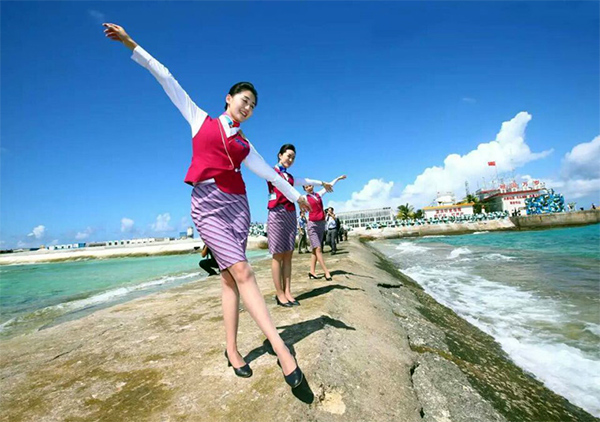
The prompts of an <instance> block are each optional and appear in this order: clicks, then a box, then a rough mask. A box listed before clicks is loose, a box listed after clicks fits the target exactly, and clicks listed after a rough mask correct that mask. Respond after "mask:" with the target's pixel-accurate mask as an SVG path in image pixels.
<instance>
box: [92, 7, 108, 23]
mask: <svg viewBox="0 0 600 422" xmlns="http://www.w3.org/2000/svg"><path fill="white" fill-rule="evenodd" d="M88 15H90V16H91V17H92V18H93V19H94V21H96V23H98V24H101V23H104V22H106V15H105V14H104V13H102V12H98V11H97V10H88Z"/></svg>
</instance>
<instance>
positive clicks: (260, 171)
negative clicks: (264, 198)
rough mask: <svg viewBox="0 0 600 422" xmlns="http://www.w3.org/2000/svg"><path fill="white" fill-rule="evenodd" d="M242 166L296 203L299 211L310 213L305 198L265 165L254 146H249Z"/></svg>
mask: <svg viewBox="0 0 600 422" xmlns="http://www.w3.org/2000/svg"><path fill="white" fill-rule="evenodd" d="M244 164H246V166H247V167H248V168H249V169H250V170H251V171H252V172H253V173H254V174H256V175H257V176H258V177H260V178H262V179H265V180H266V181H267V182H271V183H272V184H273V185H275V187H276V188H277V189H279V191H280V192H281V193H282V194H284V195H285V197H286V198H287V199H289V200H290V201H291V202H297V203H298V205H299V206H300V209H302V210H305V211H310V205H308V201H307V200H306V197H305V196H303V195H301V194H300V192H298V191H297V190H296V189H294V187H293V186H292V185H290V184H289V183H288V182H287V180H285V179H284V178H283V177H281V176H279V174H277V172H276V171H275V170H273V168H272V167H271V166H270V165H268V164H267V162H266V161H265V159H264V158H263V157H262V156H261V155H260V154H259V153H258V152H257V151H256V149H255V148H254V145H252V144H250V153H249V154H248V156H247V157H246V159H245V160H244Z"/></svg>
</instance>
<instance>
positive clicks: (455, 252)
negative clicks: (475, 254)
mask: <svg viewBox="0 0 600 422" xmlns="http://www.w3.org/2000/svg"><path fill="white" fill-rule="evenodd" d="M471 253H472V252H471V250H470V249H469V248H466V247H464V246H463V247H460V248H456V249H454V250H453V251H452V252H450V255H448V259H456V258H458V257H459V256H461V255H468V254H471Z"/></svg>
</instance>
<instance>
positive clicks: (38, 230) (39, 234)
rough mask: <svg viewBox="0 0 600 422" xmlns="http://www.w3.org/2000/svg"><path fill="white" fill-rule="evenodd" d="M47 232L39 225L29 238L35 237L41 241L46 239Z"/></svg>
mask: <svg viewBox="0 0 600 422" xmlns="http://www.w3.org/2000/svg"><path fill="white" fill-rule="evenodd" d="M45 232H46V227H44V226H43V225H41V224H40V225H39V226H37V227H34V228H33V230H32V231H31V233H29V234H28V235H27V236H28V237H32V236H33V237H35V238H36V239H41V238H42V237H44V233H45Z"/></svg>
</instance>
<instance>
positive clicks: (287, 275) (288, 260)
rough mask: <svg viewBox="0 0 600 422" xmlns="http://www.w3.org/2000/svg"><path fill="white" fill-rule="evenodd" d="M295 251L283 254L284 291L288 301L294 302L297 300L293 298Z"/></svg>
mask: <svg viewBox="0 0 600 422" xmlns="http://www.w3.org/2000/svg"><path fill="white" fill-rule="evenodd" d="M293 254H294V251H288V252H284V253H283V263H282V266H281V267H282V273H283V274H282V275H283V277H282V278H283V280H282V281H283V283H282V284H283V291H284V293H285V297H286V299H287V300H288V301H290V302H293V301H295V300H296V298H294V296H292V286H291V284H292V256H293Z"/></svg>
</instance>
